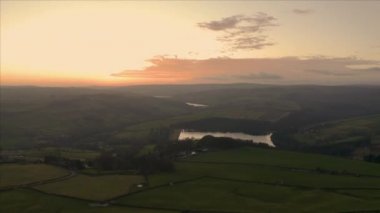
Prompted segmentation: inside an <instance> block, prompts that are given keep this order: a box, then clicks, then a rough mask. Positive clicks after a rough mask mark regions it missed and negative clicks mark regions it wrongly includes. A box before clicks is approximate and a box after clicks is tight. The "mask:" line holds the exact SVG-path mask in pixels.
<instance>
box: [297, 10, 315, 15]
mask: <svg viewBox="0 0 380 213" xmlns="http://www.w3.org/2000/svg"><path fill="white" fill-rule="evenodd" d="M293 13H295V14H297V15H307V14H311V13H314V10H311V9H294V10H293Z"/></svg>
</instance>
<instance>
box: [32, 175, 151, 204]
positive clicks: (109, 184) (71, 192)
mask: <svg viewBox="0 0 380 213" xmlns="http://www.w3.org/2000/svg"><path fill="white" fill-rule="evenodd" d="M143 182H144V178H143V177H142V176H138V175H104V176H94V177H92V176H87V175H78V176H76V177H74V178H71V179H69V180H65V181H61V182H56V183H49V184H44V185H40V186H37V187H35V188H36V189H38V190H41V191H44V192H47V193H53V194H59V195H66V196H70V197H77V198H83V199H89V200H100V201H101V200H107V199H110V198H113V197H116V196H119V195H122V194H126V193H128V192H129V191H130V190H131V188H132V187H133V186H134V185H136V184H139V183H143Z"/></svg>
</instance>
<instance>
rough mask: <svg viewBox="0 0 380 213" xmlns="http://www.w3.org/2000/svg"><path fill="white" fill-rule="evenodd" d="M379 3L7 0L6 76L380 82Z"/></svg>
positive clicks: (78, 82)
mask: <svg viewBox="0 0 380 213" xmlns="http://www.w3.org/2000/svg"><path fill="white" fill-rule="evenodd" d="M378 11H380V2H376V1H365V2H359V1H358V2H353V1H347V2H345V1H334V2H322V1H308V2H295V1H279V2H259V1H257V2H256V1H252V2H251V1H249V2H247V1H245V2H232V1H231V2H228V1H227V2H223V1H222V2H216V1H215V2H198V1H194V2H183V1H177V2H161V1H160V2H137V1H136V2H135V1H110V2H106V1H1V81H0V82H1V85H49V86H88V85H107V86H112V85H130V84H158V83H231V82H252V83H274V84H292V83H318V84H351V83H353V84H355V83H365V84H379V83H380V80H378V79H380V71H379V66H380V65H379V61H380V43H379V39H378V38H380V27H379V25H378V23H377V22H378V20H380V15H379V13H378ZM352 14H355V15H352ZM316 56H319V60H315V58H316ZM320 56H323V57H320ZM289 57H292V58H293V59H294V60H290V61H288V60H284V58H289ZM226 58H229V59H230V60H219V59H226ZM216 59H218V60H216ZM242 59H247V60H245V61H244V60H242ZM331 59H333V60H331ZM342 60H343V61H344V62H343V63H342ZM247 61H248V62H247ZM268 61H270V63H276V64H277V65H278V66H274V65H271V64H270V63H268ZM247 64H248V65H247ZM352 65H356V66H358V65H360V66H362V67H361V69H353V68H352V67H350V66H352ZM226 68H228V69H226ZM285 68H286V69H285ZM244 76H245V77H244Z"/></svg>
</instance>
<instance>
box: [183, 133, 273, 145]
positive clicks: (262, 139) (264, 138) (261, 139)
mask: <svg viewBox="0 0 380 213" xmlns="http://www.w3.org/2000/svg"><path fill="white" fill-rule="evenodd" d="M206 135H211V136H213V137H226V138H232V139H240V140H246V141H252V143H264V144H268V146H271V147H276V146H275V145H274V144H273V142H272V133H270V134H266V135H250V134H245V133H241V132H200V131H186V130H182V131H181V133H180V134H179V137H178V140H186V139H194V140H200V139H202V138H203V137H204V136H206Z"/></svg>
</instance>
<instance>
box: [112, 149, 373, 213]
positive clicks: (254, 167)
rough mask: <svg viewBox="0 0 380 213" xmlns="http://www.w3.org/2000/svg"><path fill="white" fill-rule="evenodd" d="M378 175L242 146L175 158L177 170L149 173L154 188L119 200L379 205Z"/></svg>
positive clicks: (211, 205)
mask: <svg viewBox="0 0 380 213" xmlns="http://www.w3.org/2000/svg"><path fill="white" fill-rule="evenodd" d="M316 168H320V171H322V169H323V171H329V172H320V171H319V170H317V169H316ZM342 171H345V172H343V173H342ZM379 175H380V165H376V164H371V163H366V162H362V161H354V160H347V159H343V158H336V157H330V156H324V155H315V154H303V153H296V152H289V151H278V150H273V149H258V148H242V149H235V150H229V151H218V152H211V153H206V154H200V155H199V156H196V157H191V158H189V159H187V160H186V161H182V162H178V163H177V164H176V172H174V173H165V174H164V173H162V174H157V175H151V176H149V184H150V186H151V187H152V188H147V189H144V190H143V191H141V192H139V193H136V194H131V195H127V196H125V197H122V198H120V199H119V201H118V202H119V203H121V204H127V205H137V206H144V207H161V208H177V209H182V210H186V209H191V210H198V211H232V212H252V210H256V211H258V212H294V209H298V210H299V211H307V212H339V211H349V210H364V209H380V202H379V201H380V176H379Z"/></svg>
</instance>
